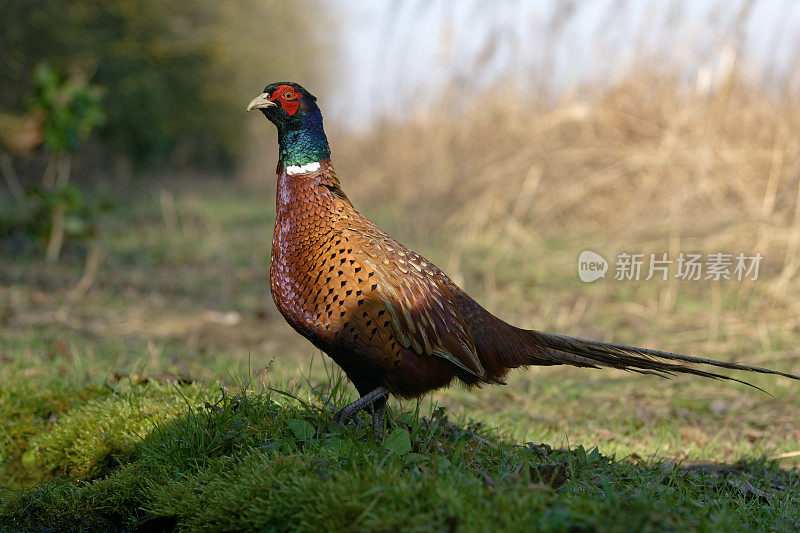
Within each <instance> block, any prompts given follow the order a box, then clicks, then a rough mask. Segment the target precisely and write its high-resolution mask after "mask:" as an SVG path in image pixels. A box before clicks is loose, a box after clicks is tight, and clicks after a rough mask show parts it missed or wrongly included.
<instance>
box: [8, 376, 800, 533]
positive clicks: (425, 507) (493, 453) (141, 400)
mask: <svg viewBox="0 0 800 533" xmlns="http://www.w3.org/2000/svg"><path fill="white" fill-rule="evenodd" d="M223 390H224V389H223ZM291 396H293V397H294V398H292V397H290V395H289V394H281V393H279V392H277V391H274V390H266V391H261V392H252V391H251V392H247V393H242V392H241V391H239V392H237V393H235V394H230V393H227V394H221V393H220V392H219V391H217V392H214V391H213V389H209V388H205V387H202V386H198V385H189V386H178V385H175V384H172V385H160V384H154V383H150V384H145V385H134V386H131V387H129V388H128V389H127V390H125V391H116V392H114V393H112V394H110V395H106V396H102V397H99V398H96V399H92V400H89V401H86V402H84V403H83V404H81V405H79V406H77V407H75V408H73V409H72V410H70V411H68V412H67V413H66V414H65V415H64V416H62V417H61V418H60V419H59V421H58V422H57V423H56V424H55V425H54V427H53V428H52V429H51V430H50V431H44V432H42V433H40V434H38V435H36V436H35V437H34V438H33V440H32V443H33V449H35V450H36V452H35V453H36V461H37V462H38V464H39V465H40V466H41V468H43V469H44V470H46V471H48V472H50V473H61V474H69V477H68V478H66V479H62V478H60V477H59V478H49V480H47V481H42V482H40V483H39V484H37V485H35V486H34V487H32V488H30V489H28V490H20V491H15V490H13V489H6V494H4V496H5V497H4V499H3V500H2V502H1V503H0V527H2V528H3V529H4V530H7V529H11V530H20V531H40V530H44V529H47V528H53V529H55V530H60V531H68V530H78V529H94V530H122V529H125V530H131V529H133V528H136V527H154V528H159V529H169V528H173V527H176V528H178V529H179V530H181V531H219V530H292V531H316V530H342V529H346V528H356V529H360V530H367V531H395V530H397V529H401V528H402V529H403V530H408V531H422V530H424V531H430V530H451V529H454V528H455V529H463V530H487V529H492V528H499V529H501V530H517V531H523V530H526V531H527V530H541V531H566V530H586V529H591V530H595V529H597V530H603V531H633V530H636V531H645V530H665V529H666V530H675V531H685V530H689V529H693V530H720V529H725V530H747V529H751V530H761V531H764V530H787V531H788V530H791V529H792V528H795V527H797V524H798V522H797V521H798V520H800V514H798V506H797V502H798V498H800V476H798V475H797V474H796V473H795V474H792V473H787V472H785V471H783V470H780V469H779V468H777V466H776V465H775V464H770V463H766V462H763V461H762V462H753V463H746V464H740V465H736V466H731V467H727V468H712V467H708V468H705V469H703V468H687V467H685V466H682V465H680V464H676V463H673V462H663V461H652V460H650V461H648V460H642V459H640V458H634V457H608V456H605V455H603V454H601V453H600V452H599V451H598V449H597V448H592V449H590V450H587V449H586V448H584V447H582V446H580V447H573V448H572V449H570V450H552V449H551V448H549V447H548V446H546V445H539V446H535V445H533V443H527V444H524V445H517V444H515V443H514V442H513V441H511V440H509V439H507V438H504V437H503V436H502V435H500V434H498V433H497V432H496V431H495V430H492V429H487V428H486V427H485V426H483V425H481V424H476V423H464V422H463V421H457V422H456V423H452V422H451V421H450V420H448V416H447V415H446V411H445V409H444V408H440V409H435V410H434V411H433V412H432V413H428V416H420V412H419V410H418V409H417V410H415V411H403V410H401V409H400V408H399V407H398V406H397V405H394V409H393V410H394V413H395V424H394V426H393V427H390V428H389V429H388V434H387V437H386V438H385V439H384V441H383V442H382V443H381V442H376V441H375V439H374V438H373V436H372V434H371V431H370V429H369V424H368V423H367V421H366V420H365V421H364V422H363V423H362V422H359V423H357V424H350V425H348V426H345V427H342V426H338V425H337V424H333V423H331V422H330V421H329V420H330V417H331V416H332V414H333V411H332V409H331V405H332V404H331V401H333V402H335V403H339V404H341V403H343V402H344V401H346V399H347V397H346V392H345V391H344V390H343V389H342V387H341V385H340V382H339V381H337V380H335V379H334V380H332V381H328V382H327V383H323V384H322V385H321V386H319V387H316V388H313V389H312V388H310V387H308V386H304V387H300V388H297V389H296V390H293V391H292V392H291ZM295 398H296V399H295Z"/></svg>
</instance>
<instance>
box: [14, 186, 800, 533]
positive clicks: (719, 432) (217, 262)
mask: <svg viewBox="0 0 800 533" xmlns="http://www.w3.org/2000/svg"><path fill="white" fill-rule="evenodd" d="M174 194H175V196H174V198H175V212H176V213H177V223H176V224H174V223H173V222H175V221H173V222H170V223H167V222H166V218H165V215H164V213H163V212H162V210H161V205H162V200H161V197H160V196H159V195H160V193H158V192H157V191H156V192H151V191H149V190H148V189H147V187H142V192H136V193H131V194H130V195H129V196H128V198H127V200H126V202H125V203H121V207H120V209H119V210H118V211H117V213H116V214H115V217H114V218H112V219H110V220H109V221H108V223H107V224H105V225H104V233H103V235H102V236H101V239H100V242H101V246H102V250H103V261H102V263H101V266H100V268H99V270H98V272H97V275H96V276H95V277H94V279H93V280H92V284H91V287H90V288H89V290H88V291H87V292H86V293H85V294H83V295H81V296H80V297H79V298H77V299H74V298H71V297H70V294H71V291H72V290H73V288H74V287H75V286H76V285H77V283H78V279H79V278H80V276H81V274H82V269H83V257H84V254H85V250H84V249H81V248H80V247H67V249H66V250H65V257H64V259H63V260H62V261H61V262H60V263H59V264H58V265H54V266H48V265H44V264H42V263H41V262H40V261H39V260H38V259H36V258H31V257H8V256H5V257H0V487H4V488H2V489H0V517H2V518H1V519H0V531H5V530H11V531H14V530H19V529H23V530H26V529H27V530H33V531H36V530H45V529H47V528H54V529H56V530H70V529H72V530H80V529H87V528H89V529H94V530H108V529H125V530H131V529H133V528H135V527H140V526H141V527H142V528H143V529H144V528H146V527H150V528H152V529H156V530H159V529H169V528H172V527H177V526H180V529H181V530H202V529H206V530H219V529H234V530H235V529H252V528H257V527H261V528H262V529H267V530H269V529H281V528H283V527H284V526H285V525H287V524H288V525H289V527H290V529H297V530H311V529H331V528H344V527H347V526H351V527H353V528H354V529H357V530H358V529H360V530H396V529H398V528H400V527H403V528H404V529H410V530H414V529H426V530H430V529H444V530H451V529H460V530H486V529H489V528H499V529H512V530H513V529H516V530H531V529H537V528H538V529H541V530H545V531H546V530H560V531H563V530H615V529H616V530H647V529H653V530H663V529H667V530H680V531H683V530H686V529H695V530H742V529H752V530H759V531H761V530H770V529H773V530H778V531H783V530H787V531H790V530H795V529H797V528H798V527H800V523H798V522H797V521H798V520H800V513H799V512H798V509H800V486H798V473H797V468H796V467H797V465H798V464H800V458H798V457H784V458H780V459H777V460H768V458H769V457H775V456H780V455H782V454H790V453H791V452H794V451H797V450H798V449H800V427H799V426H798V424H797V414H796V413H797V405H798V401H800V392H798V390H800V389H799V388H798V386H797V384H796V383H793V382H789V381H788V380H781V379H777V378H774V377H770V376H753V377H752V378H753V379H752V381H753V383H754V384H756V385H758V386H760V387H763V388H765V389H766V390H768V391H769V392H770V393H771V395H765V394H763V393H761V392H759V391H756V390H751V389H749V388H746V387H744V386H741V385H738V384H733V383H722V382H716V381H709V380H701V379H692V378H681V379H676V380H674V381H663V380H659V379H657V378H654V377H651V376H639V375H633V374H627V373H622V372H612V371H596V370H582V369H574V368H567V367H563V368H558V367H556V368H535V369H529V370H526V371H518V372H514V373H512V375H510V376H509V379H508V385H507V386H504V387H487V388H484V389H481V390H465V389H463V388H461V387H458V386H456V387H452V388H451V389H449V390H446V391H440V392H437V393H436V394H434V395H433V396H432V398H429V399H425V400H424V401H422V402H421V403H420V404H416V403H409V402H402V403H396V402H393V403H392V407H393V410H394V413H395V417H396V419H397V420H398V424H397V426H396V427H395V428H393V429H391V430H390V434H389V436H388V438H387V442H388V443H390V446H389V448H390V449H389V450H387V449H386V443H384V444H380V443H376V442H375V441H374V439H373V438H372V437H371V434H370V432H369V431H368V429H367V425H366V424H361V425H351V426H348V427H346V428H338V427H336V426H331V425H330V424H329V423H328V421H329V419H330V417H331V416H332V413H333V410H332V409H333V407H332V405H331V404H330V403H329V402H328V400H329V399H330V401H332V402H333V404H335V405H336V406H339V407H341V406H342V405H344V403H345V402H346V401H347V400H348V399H352V395H353V394H354V391H353V389H352V388H351V387H350V386H349V385H346V384H343V383H341V382H339V381H337V380H336V379H332V378H331V377H330V376H331V372H330V369H329V368H327V367H325V365H320V364H319V360H320V359H315V357H319V354H318V352H316V350H314V349H313V347H311V346H310V344H308V343H307V341H305V340H304V339H302V338H300V337H299V336H298V335H297V334H296V333H295V332H294V331H292V330H291V328H289V327H288V326H287V325H286V324H285V322H284V321H283V319H282V318H281V317H280V316H279V315H278V313H277V312H276V310H275V309H274V306H273V305H272V303H271V298H270V296H269V292H268V287H267V279H266V278H267V257H268V255H267V254H268V248H269V237H270V233H271V230H272V205H273V199H271V198H270V196H269V195H266V194H265V195H260V194H254V193H253V192H252V191H247V190H243V189H241V188H238V187H236V186H235V185H233V184H230V183H214V182H204V183H193V184H191V187H187V188H183V186H181V185H180V184H176V185H175V187H174ZM365 212H366V213H367V215H371V213H370V211H369V210H368V209H366V210H365ZM381 213H383V214H381ZM377 218H378V219H379V220H378V222H380V223H381V224H382V225H384V226H385V227H386V229H387V230H389V231H390V232H392V233H393V234H395V235H396V236H397V237H398V238H399V239H400V240H401V241H405V242H407V243H408V244H409V245H411V246H412V248H415V249H417V250H418V251H420V252H422V253H424V254H425V255H426V256H428V257H429V258H430V259H431V260H433V261H434V262H436V263H437V264H439V265H440V266H441V267H442V268H443V269H444V270H445V271H447V272H448V273H450V274H452V275H453V276H454V278H456V280H457V281H459V282H460V283H462V284H463V285H464V286H465V288H466V289H467V290H468V291H469V292H470V293H471V294H473V295H474V296H475V297H476V298H477V299H478V300H479V301H480V302H482V303H484V304H485V305H486V306H487V307H488V308H489V309H490V310H492V311H494V312H496V313H497V314H498V315H500V316H502V317H503V318H506V319H508V320H509V321H511V322H513V323H515V324H518V325H521V326H528V327H536V328H538V329H544V330H548V331H560V332H564V333H571V334H576V335H584V336H592V337H597V338H604V339H609V340H616V341H619V342H627V343H632V344H641V345H650V346H658V347H662V348H665V349H670V350H675V351H686V352H690V353H702V354H706V355H709V356H711V357H716V358H722V359H732V358H735V359H739V360H742V361H745V362H753V363H755V364H761V365H764V366H770V367H775V368H779V369H781V370H785V371H789V372H798V371H800V367H798V364H800V362H799V361H798V360H797V358H796V357H787V356H786V355H785V354H786V353H789V352H790V351H791V348H792V347H793V346H796V344H797V342H796V341H797V338H798V337H797V332H796V331H793V330H791V329H788V328H781V327H780V325H776V326H773V325H771V324H770V323H769V321H768V320H766V319H765V320H766V322H764V323H761V322H758V321H756V322H752V324H751V323H750V315H748V314H747V312H746V311H747V309H748V308H749V307H748V306H749V302H748V300H747V299H746V296H747V293H746V292H740V290H739V288H738V287H737V286H735V285H733V284H728V285H720V286H717V287H713V286H710V285H708V284H700V285H685V286H680V287H679V288H678V289H679V290H678V292H677V294H676V296H675V299H674V303H673V304H672V305H673V307H672V308H670V309H667V310H664V311H662V310H660V307H659V306H660V304H659V302H660V301H661V296H662V293H663V291H664V290H665V286H664V285H663V284H659V283H640V284H635V283H628V284H626V283H613V282H609V283H603V284H591V285H587V284H582V283H579V282H578V281H577V279H576V276H575V274H574V265H573V261H574V259H575V255H576V252H575V250H581V249H583V248H592V246H594V244H597V243H586V242H584V241H582V240H580V239H577V238H574V237H569V236H564V237H562V238H559V239H558V240H552V241H548V240H543V241H541V243H539V244H536V245H533V246H532V247H529V248H525V247H515V246H508V245H507V244H503V243H498V242H494V241H492V240H491V239H487V240H475V239H472V238H470V239H467V240H463V239H455V240H449V241H445V240H444V239H442V238H441V237H436V236H434V235H428V234H422V233H417V232H415V230H413V229H408V227H407V226H406V225H405V224H404V223H403V219H402V217H401V216H395V215H393V214H392V211H391V210H390V209H387V210H385V211H381V212H379V213H378V216H377ZM599 248H602V247H599ZM715 290H719V292H720V294H719V302H720V304H719V305H720V306H721V313H722V314H721V315H720V316H721V318H720V320H719V327H718V329H717V330H712V328H711V326H708V325H707V324H706V323H707V322H708V318H707V313H708V312H709V311H708V302H709V301H711V300H712V299H713V298H712V296H713V294H712V293H713V291H715ZM231 311H235V312H237V313H238V315H237V316H238V318H237V321H236V322H235V323H233V324H220V323H217V322H215V321H214V320H211V319H209V318H208V313H209V312H223V313H224V312H231ZM744 326H747V327H744ZM322 360H323V361H324V360H325V359H324V358H323V359H322ZM250 367H252V371H250V370H249V368H250ZM241 368H248V370H246V371H239V373H240V374H244V375H251V374H252V383H250V385H249V386H245V385H244V384H243V383H241V382H240V381H241V380H237V379H234V378H232V377H231V374H232V369H233V370H236V369H241ZM165 374H174V375H180V376H187V377H189V378H191V379H192V380H193V383H191V384H185V385H181V386H177V385H173V384H170V383H169V382H170V377H169V376H168V375H167V376H165ZM162 382H167V383H162ZM311 383H314V384H317V386H315V387H312V386H311V385H310V384H311ZM230 387H233V389H231V388H230ZM269 387H272V388H275V389H279V390H283V391H288V392H289V393H290V394H292V395H293V396H295V397H296V398H299V399H300V400H302V401H299V400H295V399H293V398H290V397H288V396H286V395H284V394H280V393H278V392H275V391H274V390H271V389H270V388H269ZM221 388H222V390H225V391H226V392H225V395H224V396H223V394H222V392H221ZM248 389H250V390H251V392H249V393H247V394H242V393H241V391H242V390H248ZM252 390H256V391H259V392H252ZM439 406H441V408H444V409H446V413H447V417H448V418H449V420H450V421H454V423H451V422H450V421H445V415H444V413H443V412H442V411H440V410H439ZM476 421H480V423H478V422H476ZM404 431H407V434H406V433H404ZM526 442H535V443H542V442H544V443H547V445H549V446H551V447H552V450H551V451H549V452H548V453H544V451H545V450H546V448H545V447H532V446H530V445H527V444H525V443H526ZM392 443H393V444H392ZM409 447H410V450H409V449H408V448H409ZM565 450H569V451H565ZM721 463H725V464H721ZM537 472H538V473H539V474H542V476H541V477H542V479H540V475H539V474H537ZM556 473H558V475H554V474H556ZM544 478H546V479H544ZM745 482H746V483H745Z"/></svg>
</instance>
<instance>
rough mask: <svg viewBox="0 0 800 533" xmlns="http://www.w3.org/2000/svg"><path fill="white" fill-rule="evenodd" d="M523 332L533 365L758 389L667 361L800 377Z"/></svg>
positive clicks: (658, 352)
mask: <svg viewBox="0 0 800 533" xmlns="http://www.w3.org/2000/svg"><path fill="white" fill-rule="evenodd" d="M526 333H527V334H528V335H529V339H530V340H532V341H533V344H534V345H535V346H536V347H537V348H538V349H536V350H535V351H534V352H535V353H534V354H533V355H534V358H535V359H536V362H533V364H537V363H538V364H568V365H569V364H571V365H575V366H584V367H593V368H598V367H610V368H618V369H621V370H630V371H633V372H640V373H644V374H655V375H658V376H661V377H670V376H672V375H674V374H677V373H680V374H694V375H696V376H703V377H707V378H714V379H727V380H731V381H738V382H739V383H744V384H745V385H749V386H751V387H754V388H756V389H759V390H763V389H761V388H760V387H756V386H755V385H753V384H751V383H748V382H746V381H743V380H740V379H736V378H733V377H729V376H724V375H722V374H717V373H716V372H709V371H707V370H702V369H699V368H694V367H691V366H685V365H683V364H676V363H673V362H671V361H677V362H679V363H688V364H699V365H709V366H714V367H719V368H730V369H733V370H743V371H746V372H758V373H761V374H775V375H777V376H783V377H786V378H790V379H796V380H800V376H796V375H794V374H787V373H785V372H779V371H777V370H770V369H768V368H760V367H757V366H748V365H741V364H739V363H728V362H725V361H715V360H714V359H706V358H704V357H692V356H689V355H681V354H677V353H670V352H661V351H658V350H649V349H647V348H637V347H635V346H625V345H622V344H613V343H610V342H599V341H592V340H588V339H579V338H576V337H567V336H565V335H555V334H552V333H542V332H540V331H526ZM531 337H532V338H531Z"/></svg>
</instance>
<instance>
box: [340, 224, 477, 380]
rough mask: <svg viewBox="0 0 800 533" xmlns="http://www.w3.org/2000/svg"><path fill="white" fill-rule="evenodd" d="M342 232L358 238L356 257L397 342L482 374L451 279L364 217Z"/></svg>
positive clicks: (421, 353) (422, 353) (475, 373)
mask: <svg viewBox="0 0 800 533" xmlns="http://www.w3.org/2000/svg"><path fill="white" fill-rule="evenodd" d="M362 220H363V219H362ZM347 233H349V234H350V235H349V236H348V238H349V239H353V240H357V241H358V243H359V246H358V247H357V249H358V250H359V251H360V252H361V254H360V257H359V260H360V261H361V262H363V263H364V264H366V265H368V266H369V267H370V268H371V269H372V270H374V272H375V275H374V278H375V281H374V286H375V289H374V290H375V292H376V293H377V294H378V296H379V297H380V300H382V303H383V305H385V307H386V310H387V311H388V313H389V315H390V316H391V322H392V329H393V331H394V333H395V335H396V336H397V338H398V340H399V341H400V343H401V344H402V345H403V346H404V347H406V348H410V349H412V350H414V351H415V352H417V353H418V354H420V355H431V356H436V357H441V358H443V359H446V360H448V361H450V362H451V363H453V364H455V365H456V366H458V367H460V368H462V369H464V370H466V371H467V372H469V373H471V374H474V375H475V376H477V377H479V378H481V379H484V378H485V377H486V371H485V369H484V368H483V365H482V364H481V361H480V359H479V358H478V354H477V350H476V349H475V343H474V340H473V338H472V335H471V333H470V330H469V327H468V325H467V323H466V322H465V321H464V318H463V317H462V316H461V315H460V313H459V309H458V307H457V304H456V301H455V297H454V296H455V294H454V292H455V291H457V290H458V288H457V287H456V286H455V284H453V282H452V281H450V279H449V278H448V277H447V276H446V275H445V274H444V273H443V272H442V271H441V270H439V269H438V268H437V267H436V266H435V265H433V264H431V263H430V262H428V261H427V260H425V258H424V257H421V256H420V255H418V254H416V253H415V252H413V251H411V250H409V249H407V248H405V247H404V246H403V245H402V244H400V243H398V242H397V241H395V240H394V239H392V238H391V237H390V236H389V235H387V234H386V233H384V232H383V231H381V230H380V229H379V228H378V227H377V226H374V225H373V224H371V223H367V221H366V220H363V222H362V224H359V225H358V227H350V228H348V231H347Z"/></svg>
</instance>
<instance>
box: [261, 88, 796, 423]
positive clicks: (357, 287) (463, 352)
mask: <svg viewBox="0 0 800 533" xmlns="http://www.w3.org/2000/svg"><path fill="white" fill-rule="evenodd" d="M252 109H260V110H261V111H262V113H263V114H264V115H265V116H266V118H267V119H268V120H269V121H270V122H272V123H273V124H275V126H276V127H277V129H278V147H279V162H278V167H277V174H278V189H277V210H276V218H275V231H274V234H273V237H272V256H271V260H270V289H271V292H272V297H273V299H274V300H275V304H276V305H277V307H278V309H279V310H280V312H281V314H282V315H283V316H284V318H285V319H286V321H287V322H288V323H289V324H290V325H291V326H292V327H293V328H294V329H295V330H296V331H297V332H298V333H300V334H301V335H303V336H304V337H305V338H306V339H308V340H309V341H311V343H313V344H314V345H315V346H316V347H317V348H319V349H320V350H322V351H323V352H325V353H326V354H327V355H328V356H330V357H331V358H332V359H333V361H334V362H336V364H338V365H339V366H340V367H341V368H342V369H343V370H344V372H345V374H346V375H347V377H348V379H349V380H350V381H351V382H352V383H353V384H354V385H355V387H356V389H357V390H358V393H359V394H360V395H361V397H360V398H359V399H358V400H356V401H355V402H353V403H351V404H349V405H347V406H346V407H344V408H343V409H342V410H341V411H339V412H338V413H337V414H336V415H335V416H334V420H335V421H337V422H340V423H346V422H347V421H348V420H350V419H352V418H353V417H354V416H355V415H356V414H357V413H358V412H359V411H361V410H363V409H366V410H367V411H368V412H370V413H371V414H372V424H373V430H374V432H375V434H376V436H378V435H380V434H381V432H382V430H383V424H384V416H385V409H386V400H387V398H388V396H389V395H390V394H392V395H396V396H398V397H402V398H415V397H419V396H421V395H424V394H425V393H427V392H430V391H432V390H434V389H438V388H440V387H445V386H447V385H449V384H451V383H452V382H453V381H454V380H455V379H458V380H460V381H461V382H463V383H464V384H465V385H467V386H474V385H482V384H487V383H503V378H504V377H505V376H506V374H508V372H509V370H510V369H512V368H517V367H520V366H524V365H573V366H576V367H588V368H599V367H609V368H617V369H623V370H630V371H634V372H641V373H645V374H655V375H658V376H661V377H669V376H671V375H673V374H675V373H685V374H694V375H697V376H704V377H708V378H717V379H729V380H733V381H738V382H740V383H745V384H748V385H749V383H747V382H745V381H741V380H739V379H736V378H733V377H729V376H725V375H721V374H717V373H715V372H712V371H709V370H703V369H700V368H695V367H693V366H686V364H687V363H688V364H703V365H711V366H715V367H722V368H727V369H734V370H744V371H749V372H760V373H765V374H777V375H779V376H784V377H787V378H792V379H800V377H798V376H796V375H792V374H787V373H783V372H778V371H776V370H769V369H765V368H758V367H753V366H746V365H741V364H738V363H731V362H723V361H715V360H711V359H705V358H701V357H692V356H686V355H680V354H675V353H669V352H662V351H657V350H650V349H645V348H636V347H633V346H623V345H619V344H612V343H607V342H598V341H592V340H587V339H580V338H575V337H567V336H564V335H555V334H551V333H543V332H540V331H533V330H525V329H520V328H517V327H514V326H512V325H510V324H508V323H506V322H504V321H503V320H501V319H499V318H497V317H496V316H494V315H492V314H491V313H489V312H488V311H486V310H485V309H484V308H483V307H481V306H480V305H479V304H478V303H477V302H476V301H475V300H473V299H472V298H470V296H469V295H468V294H467V293H465V292H464V291H463V290H461V289H460V288H459V287H458V286H457V285H456V284H455V283H453V282H452V281H451V280H450V278H448V277H447V276H446V275H445V274H444V273H443V272H442V271H441V270H440V269H439V268H437V267H436V265H434V264H433V263H431V262H430V261H428V260H427V259H425V258H424V257H422V256H421V255H419V254H417V253H415V252H413V251H412V250H409V249H408V248H406V247H405V246H403V245H402V244H400V243H399V242H397V241H396V240H394V239H393V238H392V237H390V236H389V235H388V234H386V233H385V232H384V231H382V230H381V229H380V228H379V227H378V226H376V225H375V224H373V223H372V222H370V221H369V220H367V219H366V218H365V217H364V216H362V215H361V214H360V213H359V212H358V211H356V209H355V208H354V207H353V204H352V203H351V202H350V200H349V199H348V198H347V195H346V194H345V193H344V191H343V190H342V187H341V185H340V183H339V180H338V178H337V177H336V173H335V171H334V168H333V165H332V163H331V159H330V155H331V152H330V148H329V146H328V140H327V138H326V136H325V131H324V130H323V126H322V114H321V112H320V109H319V107H318V106H317V103H316V98H315V97H314V96H313V95H312V94H311V93H309V92H308V91H307V90H306V89H304V88H303V87H301V86H300V85H298V84H297V83H292V82H277V83H272V84H270V85H268V86H267V87H266V88H265V89H264V91H263V93H262V94H260V95H259V96H257V97H256V98H254V99H253V100H252V101H251V102H250V103H249V104H248V106H247V111H250V110H252Z"/></svg>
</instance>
